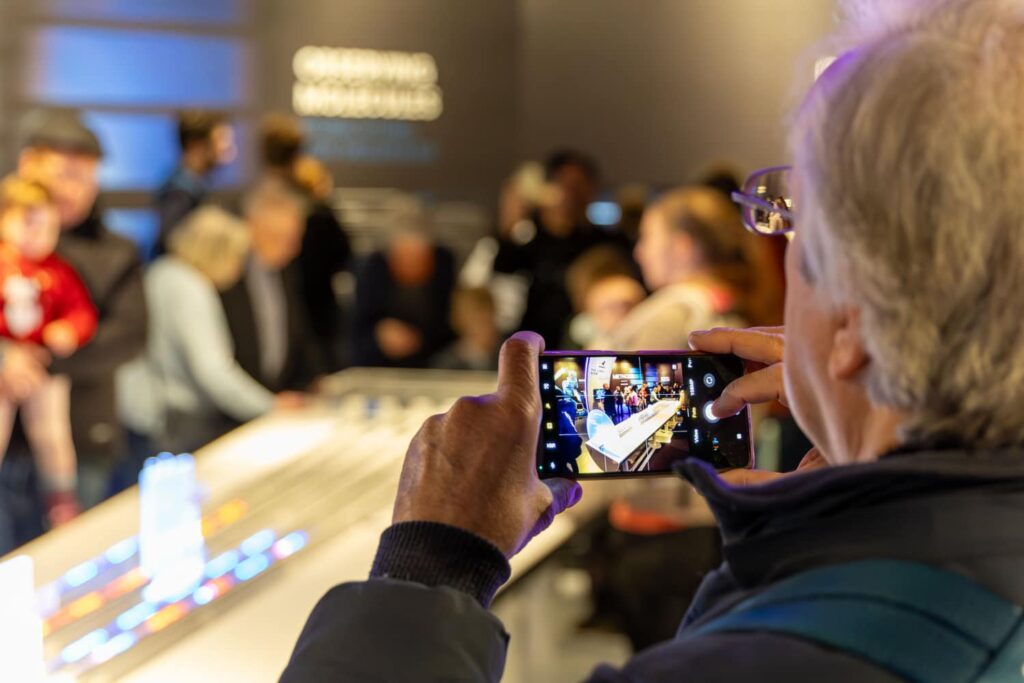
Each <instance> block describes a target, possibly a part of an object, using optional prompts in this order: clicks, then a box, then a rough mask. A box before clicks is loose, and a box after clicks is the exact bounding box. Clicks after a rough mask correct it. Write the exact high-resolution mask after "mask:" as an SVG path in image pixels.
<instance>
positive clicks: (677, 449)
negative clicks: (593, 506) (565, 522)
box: [537, 351, 754, 479]
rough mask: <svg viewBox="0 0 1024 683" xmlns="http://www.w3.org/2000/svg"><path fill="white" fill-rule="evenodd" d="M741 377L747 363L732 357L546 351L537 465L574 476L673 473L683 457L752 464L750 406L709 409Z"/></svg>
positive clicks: (729, 465) (730, 465) (545, 471)
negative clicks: (726, 412)
mask: <svg viewBox="0 0 1024 683" xmlns="http://www.w3.org/2000/svg"><path fill="white" fill-rule="evenodd" d="M742 374H743V361H741V360H740V359H739V358H737V357H736V356H730V355H714V354H707V353H697V352H682V351H680V352H670V351H657V352H641V353H616V352H609V351H551V352H547V353H543V354H541V357H540V398H541V405H542V410H543V417H542V419H541V423H540V438H539V439H538V443H537V471H538V472H539V473H540V476H541V478H545V477H568V478H571V479H594V478H605V477H624V476H640V475H654V474H669V473H671V472H672V471H673V470H672V467H673V465H675V464H676V463H679V462H682V461H683V460H686V459H687V458H700V459H701V460H704V461H705V462H708V463H710V464H711V465H713V466H714V467H715V468H716V469H719V470H725V469H735V468H741V467H752V466H753V460H754V451H753V444H752V443H751V438H750V431H751V430H750V413H749V411H748V409H747V408H744V409H743V410H742V411H741V412H740V413H739V414H738V415H734V416H732V417H726V418H721V419H719V418H716V417H715V416H714V415H712V414H711V403H712V402H713V401H714V400H715V399H716V398H717V397H718V396H719V395H720V394H721V393H722V390H723V389H724V388H725V387H726V386H728V384H729V383H730V382H732V381H733V380H734V379H736V378H737V377H739V376H741V375H742Z"/></svg>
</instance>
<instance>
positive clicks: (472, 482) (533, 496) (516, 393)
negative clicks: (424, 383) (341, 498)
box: [393, 332, 582, 557]
mask: <svg viewBox="0 0 1024 683" xmlns="http://www.w3.org/2000/svg"><path fill="white" fill-rule="evenodd" d="M542 349H543V340H542V339H541V338H540V337H539V336H537V335H535V334H533V333H530V332H519V333H517V334H515V335H513V336H512V337H511V338H510V339H509V340H508V341H507V342H505V345H504V346H502V348H501V359H500V361H499V363H498V390H497V391H496V392H495V393H493V394H490V395H487V396H479V397H473V398H468V397H467V398H461V399H459V400H458V401H457V402H456V403H455V405H453V406H452V408H451V410H449V411H448V412H447V413H445V414H444V415H435V416H434V417H431V418H430V419H428V420H427V421H426V423H424V425H423V426H422V427H421V428H420V431H419V432H418V433H417V434H416V436H415V437H414V438H413V440H412V443H411V444H410V445H409V450H408V452H407V453H406V456H405V465H404V466H403V467H402V477H401V480H400V482H399V484H398V498H397V500H396V501H395V512H394V520H393V521H394V523H396V524H397V523H399V522H413V521H427V522H441V523H444V524H449V525H451V526H456V527H460V528H462V529H465V530H466V531H470V532H472V533H474V534H476V535H478V536H480V537H482V538H484V539H486V540H488V541H490V542H491V543H493V544H494V545H495V546H497V548H498V549H499V550H501V552H502V553H504V555H505V556H506V557H511V556H512V555H515V554H516V553H517V552H519V550H521V549H522V548H523V546H525V545H526V543H527V542H528V541H529V540H530V539H531V538H532V537H533V536H535V535H536V534H538V533H540V532H541V531H543V530H544V529H545V528H547V526H548V525H549V524H551V521H552V520H553V519H554V517H555V515H557V514H558V513H559V512H561V511H562V510H565V509H566V508H569V507H571V506H573V505H574V504H575V503H576V502H577V501H578V500H579V499H580V495H581V493H582V489H580V486H579V484H577V483H576V482H574V481H569V480H565V479H550V480H547V481H546V482H542V481H541V480H540V479H539V478H538V477H537V465H536V460H537V435H538V433H539V431H540V414H541V411H540V392H539V389H538V385H537V365H538V355H539V353H540V352H541V350H542Z"/></svg>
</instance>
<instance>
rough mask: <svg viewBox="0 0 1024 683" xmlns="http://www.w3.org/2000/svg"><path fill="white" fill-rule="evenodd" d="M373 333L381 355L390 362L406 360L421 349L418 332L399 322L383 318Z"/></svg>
mask: <svg viewBox="0 0 1024 683" xmlns="http://www.w3.org/2000/svg"><path fill="white" fill-rule="evenodd" d="M374 333H375V336H376V337H377V346H378V347H380V350H381V353H383V354H384V356H385V357H387V358H390V359H392V360H401V359H403V358H408V357H409V356H412V355H414V354H415V353H417V352H418V351H419V350H420V348H422V347H423V335H422V334H421V333H420V331H419V330H417V329H416V328H415V327H413V326H412V325H410V324H408V323H404V322H402V321H401V320H396V319H394V318H385V319H384V320H381V321H380V322H379V323H377V327H376V328H375V329H374Z"/></svg>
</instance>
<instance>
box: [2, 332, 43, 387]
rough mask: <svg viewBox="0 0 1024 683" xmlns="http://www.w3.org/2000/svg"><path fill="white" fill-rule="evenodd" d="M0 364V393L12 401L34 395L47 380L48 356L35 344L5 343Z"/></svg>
mask: <svg viewBox="0 0 1024 683" xmlns="http://www.w3.org/2000/svg"><path fill="white" fill-rule="evenodd" d="M2 357H3V360H2V364H0V392H2V393H3V394H4V395H5V396H7V397H8V398H10V399H12V400H14V401H22V400H24V399H25V398H27V397H29V396H31V395H32V394H33V393H35V391H36V389H38V388H39V387H40V385H42V383H43V382H44V381H45V380H46V378H47V372H46V366H47V365H49V364H50V354H49V353H47V352H46V349H44V348H42V347H40V346H36V345H35V344H21V343H18V342H6V343H5V344H4V346H3V356H2Z"/></svg>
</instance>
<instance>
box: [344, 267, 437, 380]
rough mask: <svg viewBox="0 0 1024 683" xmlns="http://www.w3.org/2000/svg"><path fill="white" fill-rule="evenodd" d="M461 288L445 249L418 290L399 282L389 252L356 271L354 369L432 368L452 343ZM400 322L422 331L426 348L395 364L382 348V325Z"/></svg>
mask: <svg viewBox="0 0 1024 683" xmlns="http://www.w3.org/2000/svg"><path fill="white" fill-rule="evenodd" d="M454 286H455V261H454V258H453V257H452V253H451V252H450V251H448V250H447V249H445V248H444V247H435V248H434V273H433V275H432V276H431V278H430V280H429V281H427V282H425V283H424V284H422V285H420V286H418V287H405V286H402V285H400V284H399V283H397V282H395V280H394V278H393V277H392V276H391V270H390V268H389V267H388V261H387V257H386V256H385V254H384V252H381V251H377V252H374V253H372V254H370V255H369V256H367V257H366V258H365V259H364V260H363V262H362V263H360V264H359V267H358V268H357V269H356V301H355V307H354V312H353V330H352V341H353V358H352V360H353V363H354V364H355V365H363V366H399V367H410V368H416V367H426V366H427V364H428V363H429V361H430V358H431V357H432V356H433V355H434V354H435V353H437V352H438V351H440V350H441V349H442V348H444V346H445V345H446V344H447V343H448V342H449V341H451V339H452V330H451V327H450V325H449V324H448V317H449V309H450V307H451V300H452V288H453V287H454ZM385 318H395V319H396V320H401V321H402V322H404V323H407V324H408V325H410V326H412V327H414V328H416V329H417V330H419V332H420V334H421V335H422V337H423V344H422V346H421V348H420V351H419V352H418V353H415V354H413V355H412V356H411V357H409V358H406V359H403V360H400V361H395V360H391V359H389V358H387V357H386V356H385V355H384V353H383V352H382V351H381V350H380V348H379V347H378V346H377V336H376V328H377V323H379V322H380V321H381V320H384V319H385Z"/></svg>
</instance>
